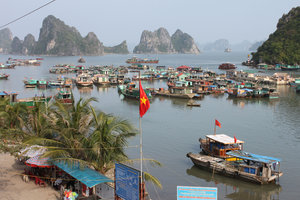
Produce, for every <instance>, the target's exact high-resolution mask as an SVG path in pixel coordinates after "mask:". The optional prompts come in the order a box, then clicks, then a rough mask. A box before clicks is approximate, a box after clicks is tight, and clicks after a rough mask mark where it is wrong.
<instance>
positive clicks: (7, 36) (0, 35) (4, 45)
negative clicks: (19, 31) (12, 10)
mask: <svg viewBox="0 0 300 200" xmlns="http://www.w3.org/2000/svg"><path fill="white" fill-rule="evenodd" d="M12 40H13V35H12V32H11V31H10V30H9V29H8V28H5V29H2V30H0V53H9V52H10V49H11V43H12Z"/></svg>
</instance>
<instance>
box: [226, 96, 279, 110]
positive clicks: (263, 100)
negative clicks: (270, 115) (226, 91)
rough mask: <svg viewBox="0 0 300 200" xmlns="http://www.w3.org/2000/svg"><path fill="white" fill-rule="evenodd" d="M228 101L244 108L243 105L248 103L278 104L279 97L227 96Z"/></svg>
mask: <svg viewBox="0 0 300 200" xmlns="http://www.w3.org/2000/svg"><path fill="white" fill-rule="evenodd" d="M227 100H228V101H232V104H233V105H235V106H238V107H240V108H244V107H245V105H248V104H249V105H250V104H261V105H265V106H270V107H274V106H276V105H278V104H279V102H280V98H277V99H268V98H257V99H255V98H252V99H246V98H227Z"/></svg>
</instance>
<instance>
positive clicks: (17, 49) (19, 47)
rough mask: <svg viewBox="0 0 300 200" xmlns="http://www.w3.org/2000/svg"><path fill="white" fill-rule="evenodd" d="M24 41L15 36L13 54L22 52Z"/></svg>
mask: <svg viewBox="0 0 300 200" xmlns="http://www.w3.org/2000/svg"><path fill="white" fill-rule="evenodd" d="M22 43H23V41H21V40H20V39H19V38H18V37H14V39H13V41H12V42H11V50H10V53H12V54H22V48H23V44H22Z"/></svg>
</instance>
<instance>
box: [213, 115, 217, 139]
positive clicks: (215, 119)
mask: <svg viewBox="0 0 300 200" xmlns="http://www.w3.org/2000/svg"><path fill="white" fill-rule="evenodd" d="M216 129H217V128H216V119H215V128H214V135H216Z"/></svg>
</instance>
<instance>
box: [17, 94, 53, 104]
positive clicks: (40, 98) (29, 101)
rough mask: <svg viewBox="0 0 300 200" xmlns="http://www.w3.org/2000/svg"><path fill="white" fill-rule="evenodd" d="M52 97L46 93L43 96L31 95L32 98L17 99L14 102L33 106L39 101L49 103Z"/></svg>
mask: <svg viewBox="0 0 300 200" xmlns="http://www.w3.org/2000/svg"><path fill="white" fill-rule="evenodd" d="M51 99H52V96H47V97H45V96H44V95H42V96H35V97H30V98H23V99H17V101H16V102H13V103H20V104H24V105H26V106H28V107H33V106H35V104H36V103H37V102H40V103H46V102H47V103H48V102H49V101H50V100H51Z"/></svg>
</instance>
